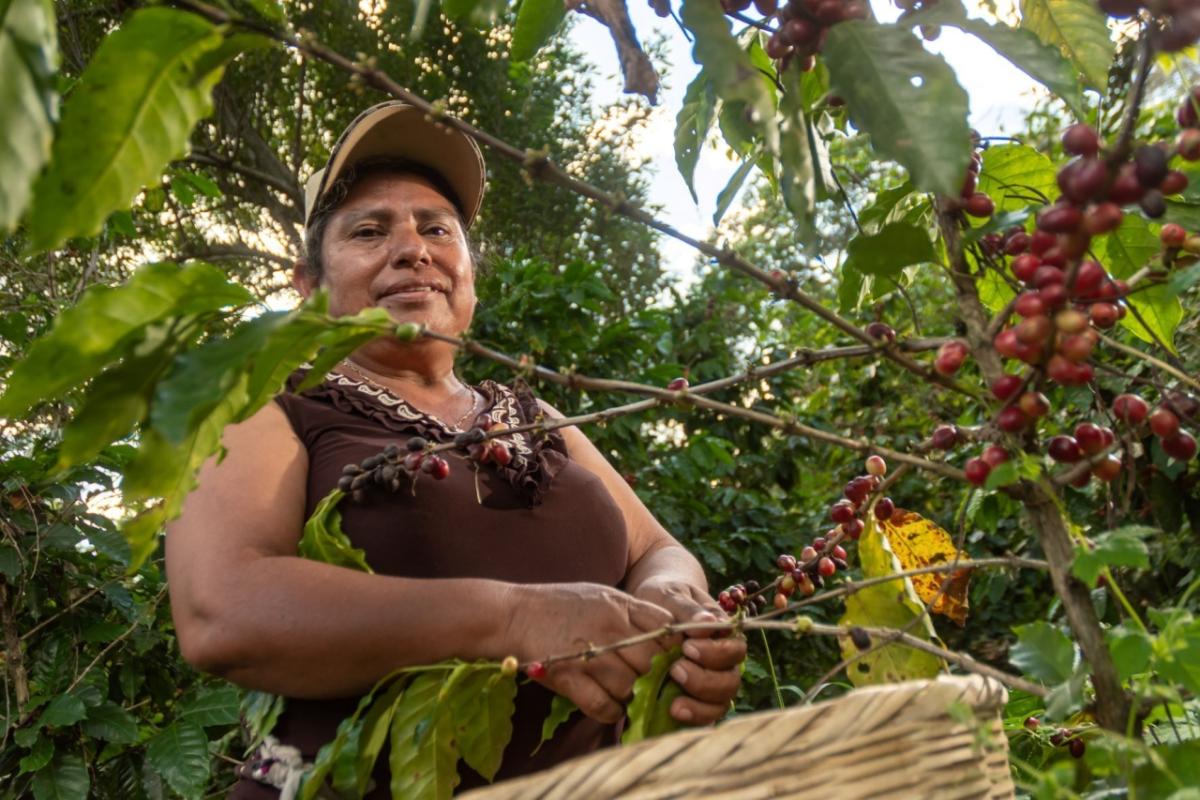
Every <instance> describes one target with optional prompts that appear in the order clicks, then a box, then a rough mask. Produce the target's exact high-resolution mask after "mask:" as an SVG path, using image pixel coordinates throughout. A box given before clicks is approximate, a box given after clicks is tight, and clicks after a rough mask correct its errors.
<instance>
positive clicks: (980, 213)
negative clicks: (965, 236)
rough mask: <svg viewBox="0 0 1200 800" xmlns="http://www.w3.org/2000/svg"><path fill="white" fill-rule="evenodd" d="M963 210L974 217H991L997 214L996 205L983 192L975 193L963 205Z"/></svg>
mask: <svg viewBox="0 0 1200 800" xmlns="http://www.w3.org/2000/svg"><path fill="white" fill-rule="evenodd" d="M963 210H964V211H966V212H967V213H968V214H970V215H971V216H972V217H990V216H992V214H995V213H996V204H995V203H994V202H993V201H992V198H991V197H989V196H988V195H986V194H985V193H983V192H975V194H973V195H971V196H970V197H968V198H967V199H966V201H965V202H964V203H963Z"/></svg>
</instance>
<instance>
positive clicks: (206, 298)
mask: <svg viewBox="0 0 1200 800" xmlns="http://www.w3.org/2000/svg"><path fill="white" fill-rule="evenodd" d="M250 301H251V296H250V294H249V292H247V291H246V290H245V289H243V288H242V287H240V286H238V285H236V284H233V283H230V282H229V281H228V280H227V279H226V277H225V274H224V273H222V272H221V271H220V270H218V269H217V268H215V267H212V266H210V265H208V264H189V265H187V266H185V267H182V268H180V267H177V266H176V265H174V264H168V263H162V264H150V265H147V266H145V267H143V268H141V269H140V270H138V271H137V272H135V273H134V274H133V277H131V278H130V279H129V281H128V282H127V283H125V284H124V285H122V286H119V287H116V288H111V287H107V286H94V287H92V288H91V289H88V290H87V291H86V292H85V293H84V295H83V297H82V298H81V299H80V301H79V303H78V304H77V305H75V306H72V307H70V308H68V309H66V310H65V311H63V312H62V313H61V314H60V315H59V316H58V317H57V318H56V319H55V323H54V327H53V328H51V329H50V331H49V332H48V333H47V334H46V335H44V336H42V337H41V338H39V339H38V340H37V341H36V342H34V343H33V345H32V346H31V347H30V348H29V352H28V354H27V355H26V356H25V358H23V359H22V360H21V361H19V362H18V363H17V365H16V366H15V367H14V368H13V370H12V372H11V373H10V374H9V376H8V379H7V381H6V383H7V388H6V391H5V393H4V395H3V396H0V416H3V417H10V418H11V417H16V416H20V415H21V414H23V413H25V412H26V411H27V410H28V409H29V408H30V407H31V406H33V405H34V404H35V403H38V402H42V401H46V400H53V399H55V398H57V397H59V396H60V395H61V394H63V393H64V392H66V391H67V390H68V389H71V388H73V387H76V386H79V385H80V384H82V383H84V382H85V381H87V380H89V379H91V378H93V377H94V376H95V375H97V374H98V373H99V372H100V371H101V370H102V369H104V368H105V367H106V366H107V365H109V364H110V363H112V362H113V361H116V360H117V359H118V358H121V357H122V356H124V355H126V353H127V352H128V351H129V350H130V349H131V348H132V347H134V346H135V345H136V344H137V343H138V341H139V340H140V338H141V337H142V335H143V333H144V329H145V328H146V326H148V325H150V324H152V323H155V322H158V321H160V320H163V319H166V318H167V317H171V316H181V315H187V314H199V313H204V312H210V311H216V310H218V309H221V308H226V307H231V306H233V307H236V306H241V305H245V304H246V303H249V302H250Z"/></svg>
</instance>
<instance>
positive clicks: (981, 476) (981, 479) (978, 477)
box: [963, 458, 992, 486]
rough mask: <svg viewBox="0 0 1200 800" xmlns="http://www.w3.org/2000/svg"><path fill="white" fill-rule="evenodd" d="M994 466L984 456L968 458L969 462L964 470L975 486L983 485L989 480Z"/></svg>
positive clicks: (969, 480) (964, 466) (968, 479)
mask: <svg viewBox="0 0 1200 800" xmlns="http://www.w3.org/2000/svg"><path fill="white" fill-rule="evenodd" d="M991 471H992V468H991V466H989V465H988V463H987V462H986V461H984V460H983V459H982V458H970V459H967V463H966V464H964V465H963V472H965V473H966V475H967V481H968V482H969V483H972V484H974V485H975V486H983V484H984V483H986V482H987V477H988V474H989V473H991Z"/></svg>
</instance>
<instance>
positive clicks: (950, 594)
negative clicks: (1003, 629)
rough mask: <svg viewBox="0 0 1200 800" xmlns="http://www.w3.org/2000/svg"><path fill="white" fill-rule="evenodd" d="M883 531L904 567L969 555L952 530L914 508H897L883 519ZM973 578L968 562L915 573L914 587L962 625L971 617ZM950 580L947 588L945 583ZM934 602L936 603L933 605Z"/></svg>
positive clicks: (936, 609) (963, 558)
mask: <svg viewBox="0 0 1200 800" xmlns="http://www.w3.org/2000/svg"><path fill="white" fill-rule="evenodd" d="M879 528H880V531H881V532H882V533H883V534H884V535H885V536H886V537H887V540H888V544H889V545H891V550H892V553H893V554H894V555H895V556H896V560H897V561H899V562H900V566H901V568H902V569H904V570H910V569H920V568H921V567H931V566H934V565H936V564H946V563H949V562H953V561H954V560H955V558H956V557H957V558H958V560H959V561H962V562H967V561H968V560H969V559H968V556H967V554H966V553H965V552H963V551H961V550H956V548H955V547H954V540H953V539H952V538H951V536H950V534H949V533H947V532H946V531H945V530H944V529H942V528H941V527H939V526H938V524H937V523H936V522H932V521H930V520H927V519H925V518H924V517H922V516H921V515H920V514H917V513H916V512H914V511H904V510H901V509H899V508H898V509H896V511H895V513H893V514H892V517H891V519H889V520H888V521H887V522H881V523H879ZM970 579H971V568H970V566H969V565H964V567H963V568H962V569H957V570H955V571H954V572H952V573H946V572H928V573H925V574H923V575H913V576H912V577H911V580H912V585H913V588H914V589H915V590H916V592H917V596H918V597H920V598H921V601H922V602H924V603H925V604H926V605H928V606H929V610H930V611H932V612H934V613H935V614H944V615H945V616H947V617H949V618H950V619H952V620H954V621H955V622H957V623H958V624H959V625H965V624H966V621H967V607H968V605H967V599H968V598H967V589H968V584H969V582H970ZM943 581H944V582H946V587H945V591H944V592H943V591H942V583H943ZM930 604H932V605H930Z"/></svg>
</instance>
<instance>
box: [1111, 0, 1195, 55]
mask: <svg viewBox="0 0 1200 800" xmlns="http://www.w3.org/2000/svg"><path fill="white" fill-rule="evenodd" d="M1099 6H1100V10H1101V11H1103V12H1104V13H1105V14H1108V15H1109V16H1110V17H1117V18H1118V19H1124V18H1126V17H1132V16H1134V15H1136V14H1137V13H1138V12H1139V11H1141V10H1142V9H1143V8H1144V9H1147V10H1148V11H1149V12H1150V13H1151V14H1154V15H1156V16H1157V17H1158V19H1157V21H1156V22H1157V24H1156V26H1155V27H1154V28H1152V34H1151V35H1152V36H1153V37H1154V46H1155V47H1156V48H1158V49H1159V50H1165V51H1167V52H1174V51H1176V50H1182V49H1183V48H1185V47H1187V46H1188V45H1190V44H1191V43H1192V42H1195V41H1196V40H1197V39H1200V6H1198V5H1196V3H1195V2H1193V0H1165V2H1159V0H1152V1H1151V2H1149V3H1147V2H1144V0H1099Z"/></svg>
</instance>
